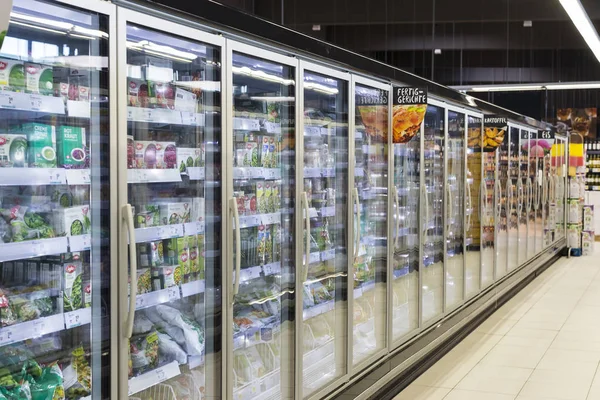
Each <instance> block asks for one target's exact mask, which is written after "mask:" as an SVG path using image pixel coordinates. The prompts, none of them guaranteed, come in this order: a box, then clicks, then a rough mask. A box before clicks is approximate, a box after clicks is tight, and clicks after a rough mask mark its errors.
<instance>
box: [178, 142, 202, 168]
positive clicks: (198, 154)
mask: <svg viewBox="0 0 600 400" xmlns="http://www.w3.org/2000/svg"><path fill="white" fill-rule="evenodd" d="M203 164H204V160H203V157H202V149H196V148H186V147H178V148H177V165H179V172H181V173H182V174H184V173H187V169H188V168H190V167H203V166H204V165H203Z"/></svg>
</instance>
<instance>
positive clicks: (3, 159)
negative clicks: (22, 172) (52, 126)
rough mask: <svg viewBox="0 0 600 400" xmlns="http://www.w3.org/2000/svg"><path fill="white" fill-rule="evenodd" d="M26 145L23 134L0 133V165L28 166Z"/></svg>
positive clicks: (12, 166)
mask: <svg viewBox="0 0 600 400" xmlns="http://www.w3.org/2000/svg"><path fill="white" fill-rule="evenodd" d="M28 146H29V144H28V142H27V136H26V135H24V134H0V167H8V168H25V167H28V166H29V165H28V153H29V152H28V150H27V149H28Z"/></svg>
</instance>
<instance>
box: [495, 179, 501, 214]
mask: <svg viewBox="0 0 600 400" xmlns="http://www.w3.org/2000/svg"><path fill="white" fill-rule="evenodd" d="M494 190H495V192H496V193H495V199H496V216H497V217H498V218H500V214H501V213H502V182H500V180H499V179H498V180H497V181H496V187H495V189H494Z"/></svg>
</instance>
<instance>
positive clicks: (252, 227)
mask: <svg viewBox="0 0 600 400" xmlns="http://www.w3.org/2000/svg"><path fill="white" fill-rule="evenodd" d="M233 46H235V47H233ZM232 47H233V51H232V54H231V56H230V58H231V75H230V79H231V87H230V88H228V90H231V91H232V94H231V101H232V106H233V107H232V111H233V119H232V121H231V122H230V123H231V129H230V135H232V137H230V140H232V147H230V149H231V151H232V153H231V154H230V156H231V157H232V160H233V162H232V163H230V164H229V165H230V166H233V168H231V171H232V173H230V175H229V177H228V180H229V182H228V185H232V187H231V188H230V190H231V189H233V199H231V200H230V205H229V212H230V215H232V216H233V220H232V222H233V226H232V228H233V232H234V238H233V242H232V245H231V246H229V248H230V249H231V250H233V253H234V257H233V261H234V263H233V266H234V271H233V282H234V284H233V306H232V318H233V320H232V321H231V324H232V325H233V332H232V335H233V338H232V339H233V342H232V343H233V349H232V353H233V354H229V355H228V363H229V364H230V365H227V369H228V372H229V373H230V374H232V384H233V398H234V399H239V400H250V399H284V398H286V399H287V398H291V396H293V375H291V374H293V371H294V370H293V365H294V359H293V357H291V356H290V354H291V353H292V350H293V338H294V323H293V320H294V314H293V310H294V309H293V306H292V305H293V304H294V301H295V295H294V292H295V288H294V285H295V272H296V263H295V261H296V253H295V251H296V250H295V249H296V244H295V243H296V234H295V226H296V224H295V215H296V212H297V205H296V204H295V202H294V199H295V196H296V191H295V179H294V177H295V165H296V147H295V138H296V132H295V126H296V122H295V121H296V68H295V67H294V66H292V65H293V64H294V63H295V61H294V60H291V59H288V58H287V57H278V56H277V55H276V54H272V53H269V52H266V51H264V50H261V49H254V48H249V47H246V46H243V45H237V44H232ZM238 49H239V50H238ZM279 59H281V61H282V62H279V61H277V60H279ZM283 61H285V62H283ZM286 62H287V64H286ZM232 164H233V165H232ZM228 273H229V272H228ZM230 340H231V339H230ZM230 343H231V342H230ZM290 347H291V349H292V350H290ZM290 391H291V392H290Z"/></svg>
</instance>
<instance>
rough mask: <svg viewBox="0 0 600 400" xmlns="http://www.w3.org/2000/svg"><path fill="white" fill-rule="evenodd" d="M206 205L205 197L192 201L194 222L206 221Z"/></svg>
mask: <svg viewBox="0 0 600 400" xmlns="http://www.w3.org/2000/svg"><path fill="white" fill-rule="evenodd" d="M204 213H205V203H204V197H195V198H194V199H192V222H202V221H204Z"/></svg>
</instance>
